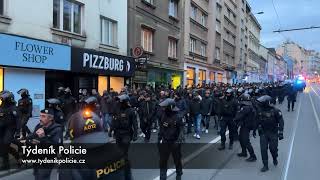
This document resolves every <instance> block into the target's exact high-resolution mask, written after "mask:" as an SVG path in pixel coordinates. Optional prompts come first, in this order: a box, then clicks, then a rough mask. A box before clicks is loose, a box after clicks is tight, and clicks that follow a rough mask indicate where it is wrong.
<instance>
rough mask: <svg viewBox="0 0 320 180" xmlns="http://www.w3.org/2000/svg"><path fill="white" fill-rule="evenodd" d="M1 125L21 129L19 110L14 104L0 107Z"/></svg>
mask: <svg viewBox="0 0 320 180" xmlns="http://www.w3.org/2000/svg"><path fill="white" fill-rule="evenodd" d="M0 127H6V128H13V129H20V121H19V118H18V112H17V108H16V107H15V106H14V105H12V106H9V107H0Z"/></svg>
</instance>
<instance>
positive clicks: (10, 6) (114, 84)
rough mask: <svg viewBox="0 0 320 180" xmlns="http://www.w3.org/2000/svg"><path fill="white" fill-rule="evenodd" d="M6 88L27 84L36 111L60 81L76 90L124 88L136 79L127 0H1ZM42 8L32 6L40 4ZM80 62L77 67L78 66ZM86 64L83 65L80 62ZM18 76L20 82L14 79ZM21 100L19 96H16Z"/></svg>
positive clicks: (0, 79)
mask: <svg viewBox="0 0 320 180" xmlns="http://www.w3.org/2000/svg"><path fill="white" fill-rule="evenodd" d="M0 3H1V5H0V7H1V8H0V9H1V10H0V33H1V34H0V38H1V43H5V44H6V46H7V47H6V49H4V48H2V50H1V52H0V53H1V54H0V55H1V57H6V60H5V61H1V62H0V72H1V75H0V82H1V83H0V84H2V85H1V87H2V88H1V89H0V90H2V89H8V90H10V91H13V92H14V93H15V97H16V98H18V95H17V94H16V92H17V91H18V90H19V89H20V88H27V89H29V91H30V94H31V98H33V100H34V111H36V112H34V115H37V114H39V109H41V108H43V107H44V105H45V98H51V97H54V96H55V95H56V94H55V93H56V90H57V88H58V87H59V86H63V87H67V86H68V87H70V88H71V89H72V92H73V94H74V95H75V96H77V94H78V92H79V91H80V90H82V89H87V90H88V91H89V92H90V91H91V90H92V89H96V90H99V92H100V93H102V91H103V90H107V89H110V88H114V89H115V90H120V89H121V88H122V87H123V86H124V85H125V84H130V79H131V78H130V77H131V76H132V74H133V71H134V67H135V65H134V63H133V59H132V58H130V57H127V52H128V50H127V12H126V11H124V12H122V13H118V11H117V10H118V9H127V1H126V0H117V1H89V0H76V1H74V0H72V1H71V0H34V1H32V3H31V2H30V1H19V0H2V1H0ZM35 5H36V6H37V10H36V11H26V9H34V7H35ZM74 67H77V68H74ZM79 67H81V68H79ZM12 82H14V83H12ZM16 100H17V99H16Z"/></svg>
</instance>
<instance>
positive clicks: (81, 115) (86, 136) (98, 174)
mask: <svg viewBox="0 0 320 180" xmlns="http://www.w3.org/2000/svg"><path fill="white" fill-rule="evenodd" d="M69 127H70V139H71V144H75V145H79V144H81V146H83V147H84V148H85V149H86V151H87V153H86V156H85V160H86V163H85V164H75V165H74V167H73V168H63V170H61V172H60V177H59V178H60V179H71V180H87V179H93V180H96V179H99V180H114V179H117V180H131V179H132V178H131V176H130V175H128V174H129V173H130V171H129V169H128V168H129V167H128V166H127V165H128V161H127V159H126V154H125V152H124V151H122V150H121V149H119V148H118V146H116V145H113V144H111V143H110V141H111V139H110V138H109V137H108V136H107V134H106V132H105V131H104V128H103V122H102V120H101V118H100V117H99V115H97V114H96V113H95V112H93V111H91V110H90V109H88V108H85V107H84V108H83V109H81V110H79V111H78V112H76V113H74V114H73V115H72V116H71V117H70V126H69Z"/></svg>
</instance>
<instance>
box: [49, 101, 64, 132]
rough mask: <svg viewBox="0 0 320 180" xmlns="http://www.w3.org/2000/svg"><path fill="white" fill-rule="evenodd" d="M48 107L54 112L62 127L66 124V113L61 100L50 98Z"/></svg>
mask: <svg viewBox="0 0 320 180" xmlns="http://www.w3.org/2000/svg"><path fill="white" fill-rule="evenodd" d="M47 102H48V107H49V108H51V109H52V110H53V112H54V122H55V123H58V124H60V125H61V126H62V127H64V126H65V118H64V114H63V112H62V110H61V101H60V100H59V99H56V98H50V99H48V100H47Z"/></svg>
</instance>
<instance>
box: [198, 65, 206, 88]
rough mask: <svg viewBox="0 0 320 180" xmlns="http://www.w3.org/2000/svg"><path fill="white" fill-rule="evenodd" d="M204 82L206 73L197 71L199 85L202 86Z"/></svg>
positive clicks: (200, 70)
mask: <svg viewBox="0 0 320 180" xmlns="http://www.w3.org/2000/svg"><path fill="white" fill-rule="evenodd" d="M205 81H206V71H205V70H202V69H199V84H201V85H202V84H203V83H205Z"/></svg>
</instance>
